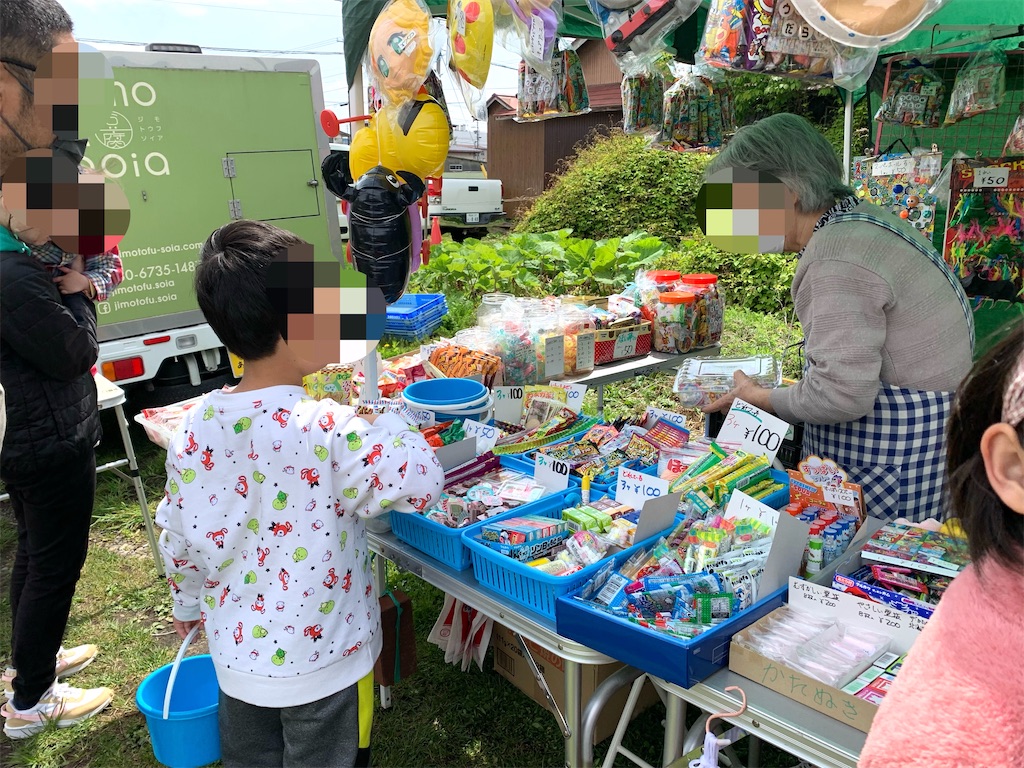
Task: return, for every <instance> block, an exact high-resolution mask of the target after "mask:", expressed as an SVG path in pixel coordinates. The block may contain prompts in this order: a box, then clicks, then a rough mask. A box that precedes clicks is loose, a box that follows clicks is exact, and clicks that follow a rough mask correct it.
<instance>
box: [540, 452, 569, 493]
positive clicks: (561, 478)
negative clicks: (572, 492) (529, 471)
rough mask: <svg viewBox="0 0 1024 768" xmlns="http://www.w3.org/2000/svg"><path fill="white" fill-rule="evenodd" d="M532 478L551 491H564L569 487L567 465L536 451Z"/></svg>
mask: <svg viewBox="0 0 1024 768" xmlns="http://www.w3.org/2000/svg"><path fill="white" fill-rule="evenodd" d="M534 479H535V480H536V481H537V482H538V483H540V484H541V485H543V486H544V487H545V488H547V489H548V490H549V491H551V492H552V493H557V492H558V491H564V490H565V489H566V488H568V487H569V465H568V464H566V463H565V462H564V461H558V460H555V459H551V458H549V457H547V456H545V455H544V454H543V453H538V454H537V470H536V472H535V473H534Z"/></svg>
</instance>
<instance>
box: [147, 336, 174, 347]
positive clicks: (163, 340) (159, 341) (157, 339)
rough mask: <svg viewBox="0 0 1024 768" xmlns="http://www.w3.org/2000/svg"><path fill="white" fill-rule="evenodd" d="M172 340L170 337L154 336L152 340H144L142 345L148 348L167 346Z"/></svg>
mask: <svg viewBox="0 0 1024 768" xmlns="http://www.w3.org/2000/svg"><path fill="white" fill-rule="evenodd" d="M170 340H171V337H170V336H154V337H153V338H151V339H143V340H142V343H143V344H144V345H145V346H147V347H152V346H153V345H155V344H166V343H167V342H168V341H170Z"/></svg>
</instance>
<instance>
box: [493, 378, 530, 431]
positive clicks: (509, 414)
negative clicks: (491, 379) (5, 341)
mask: <svg viewBox="0 0 1024 768" xmlns="http://www.w3.org/2000/svg"><path fill="white" fill-rule="evenodd" d="M523 394H524V393H523V388H522V387H495V388H494V420H495V421H503V422H505V423H506V424H518V423H519V421H520V419H522V418H523Z"/></svg>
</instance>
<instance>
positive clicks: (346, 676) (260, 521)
mask: <svg viewBox="0 0 1024 768" xmlns="http://www.w3.org/2000/svg"><path fill="white" fill-rule="evenodd" d="M301 243H302V241H300V240H299V239H298V238H297V237H295V236H294V235H292V234H290V233H288V232H284V231H283V230H280V229H277V228H276V227H273V226H271V225H269V224H264V223H261V222H253V221H238V222H232V223H230V224H227V225H225V226H224V227H222V228H221V229H219V230H217V231H216V232H214V233H213V234H212V235H211V236H210V239H209V240H208V241H207V242H206V244H205V245H204V246H203V249H202V253H201V255H200V263H199V266H198V267H197V269H196V294H197V297H198V299H199V306H200V308H201V309H202V310H203V314H204V315H205V317H206V319H207V321H208V322H209V323H210V325H211V326H212V327H213V329H214V331H215V332H216V333H217V335H218V337H219V338H220V339H221V340H222V341H223V342H224V344H225V346H227V348H228V349H229V350H231V351H232V352H233V353H235V354H236V355H238V356H239V357H241V358H242V359H243V360H245V374H244V377H243V379H242V381H241V382H240V383H239V385H238V386H237V387H236V388H235V389H234V390H233V391H231V392H213V393H211V394H209V395H207V396H206V398H205V399H204V400H203V401H202V402H201V403H200V404H199V405H197V406H196V407H194V408H193V409H191V410H190V411H189V413H188V416H187V417H186V419H185V421H184V423H183V425H182V427H181V429H180V430H179V431H178V432H177V433H176V434H175V436H174V438H173V439H172V440H171V443H170V447H169V449H168V453H167V485H166V490H165V494H164V498H163V500H162V501H161V503H160V506H159V509H158V510H157V522H158V523H159V525H160V526H161V527H162V528H163V529H164V531H163V534H162V535H161V538H160V543H161V548H162V550H163V554H164V559H165V561H166V563H167V567H168V569H169V579H168V581H169V583H170V587H171V592H172V597H173V600H174V624H175V628H176V629H177V630H178V633H179V635H182V636H184V635H185V634H186V633H187V632H188V631H189V630H190V629H191V628H192V627H193V626H195V625H196V624H197V623H198V622H199V621H202V622H203V625H204V628H205V630H206V634H207V637H208V639H209V645H210V653H211V655H212V656H213V661H214V665H215V668H216V671H217V681H218V683H219V685H220V691H221V693H220V708H219V717H220V731H221V745H222V752H223V762H224V765H226V766H270V765H275V766H282V765H286V766H287V765H296V766H298V765H317V766H353V765H356V764H362V763H364V762H366V761H367V760H368V747H369V741H368V738H369V729H368V726H369V723H370V721H371V718H372V708H373V664H374V661H375V660H376V658H377V656H378V655H379V653H380V650H381V632H380V625H379V606H378V599H377V596H376V595H375V594H374V592H373V585H372V578H371V571H370V567H369V563H370V552H369V550H368V547H367V539H366V529H365V527H364V524H363V520H364V518H368V517H373V516H374V515H378V514H380V513H382V512H385V511H387V510H391V511H392V512H413V511H414V509H415V507H417V506H420V507H422V506H423V505H424V504H426V503H428V502H430V501H434V500H436V499H437V498H438V497H439V495H440V491H441V487H442V484H443V481H444V473H443V470H442V469H441V467H440V464H438V462H437V459H436V458H435V457H434V454H433V452H432V451H431V449H430V448H429V447H428V445H427V443H426V441H425V440H424V439H423V437H422V436H421V435H420V434H419V433H418V432H416V431H414V430H412V429H411V428H410V427H409V425H407V424H406V423H405V422H404V421H403V420H402V419H400V418H399V417H398V416H395V415H391V414H388V415H383V416H379V417H377V418H376V420H375V421H374V423H373V424H372V425H371V424H370V423H368V422H367V421H366V420H364V419H362V418H359V417H357V416H356V415H355V412H354V410H353V409H351V408H349V407H346V406H341V405H339V404H337V403H335V402H333V401H330V400H324V401H320V402H317V401H315V400H312V399H311V398H309V397H307V396H306V394H305V391H304V390H303V388H302V377H303V376H304V375H305V374H308V373H310V372H311V371H310V370H308V369H309V368H310V365H309V364H307V363H305V362H304V361H302V360H299V359H298V358H297V357H296V356H295V354H294V353H293V352H292V351H291V350H290V349H289V347H288V346H287V345H286V344H285V343H284V341H283V340H282V339H281V336H280V333H279V332H278V328H280V327H281V326H280V322H279V321H280V319H279V318H277V317H275V314H274V312H273V310H272V308H271V304H270V301H269V299H268V297H267V294H266V287H265V284H264V275H265V273H266V269H267V266H268V264H270V263H271V261H272V260H273V257H274V255H275V253H277V252H279V251H280V250H281V249H283V248H287V247H289V246H292V245H298V244H301Z"/></svg>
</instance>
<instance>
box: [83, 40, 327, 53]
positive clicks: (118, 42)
mask: <svg viewBox="0 0 1024 768" xmlns="http://www.w3.org/2000/svg"><path fill="white" fill-rule="evenodd" d="M78 39H79V40H80V41H81V42H83V43H96V44H99V45H137V46H141V47H145V46H147V45H149V43H140V42H137V41H135V40H99V39H97V38H91V37H80V38H78ZM199 47H200V48H202V49H203V50H204V51H227V52H229V53H266V54H273V55H278V56H344V55H345V52H344V51H279V50H271V49H267V48H220V47H217V46H214V45H201V46H199Z"/></svg>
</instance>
